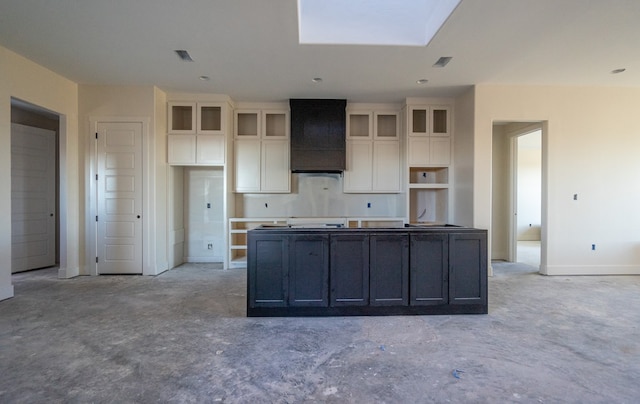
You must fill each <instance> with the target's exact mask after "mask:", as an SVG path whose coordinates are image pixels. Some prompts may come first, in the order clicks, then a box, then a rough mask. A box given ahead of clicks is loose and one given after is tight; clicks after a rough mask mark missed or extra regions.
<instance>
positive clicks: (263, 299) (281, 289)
mask: <svg viewBox="0 0 640 404" xmlns="http://www.w3.org/2000/svg"><path fill="white" fill-rule="evenodd" d="M248 248H249V257H250V259H249V262H248V263H247V265H248V271H249V274H250V275H249V276H250V279H251V280H252V281H251V283H249V297H248V299H249V307H285V306H287V296H288V285H287V280H288V267H289V256H288V252H289V248H288V238H287V237H282V236H280V235H273V236H272V235H262V236H259V237H255V238H250V239H249V246H248Z"/></svg>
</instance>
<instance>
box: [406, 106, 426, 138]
mask: <svg viewBox="0 0 640 404" xmlns="http://www.w3.org/2000/svg"><path fill="white" fill-rule="evenodd" d="M409 135H413V136H428V135H429V108H428V107H422V106H415V107H409Z"/></svg>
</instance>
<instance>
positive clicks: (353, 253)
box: [330, 234, 369, 307]
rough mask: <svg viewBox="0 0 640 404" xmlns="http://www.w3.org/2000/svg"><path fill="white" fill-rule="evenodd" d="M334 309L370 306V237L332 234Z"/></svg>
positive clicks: (332, 299) (332, 295)
mask: <svg viewBox="0 0 640 404" xmlns="http://www.w3.org/2000/svg"><path fill="white" fill-rule="evenodd" d="M330 262H331V268H330V271H331V294H330V295H331V306H332V307H338V306H367V305H368V304H369V236H368V235H359V234H353V235H331V260H330Z"/></svg>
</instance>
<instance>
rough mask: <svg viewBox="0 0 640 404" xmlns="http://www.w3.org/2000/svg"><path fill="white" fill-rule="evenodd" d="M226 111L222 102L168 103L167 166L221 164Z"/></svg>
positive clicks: (224, 147)
mask: <svg viewBox="0 0 640 404" xmlns="http://www.w3.org/2000/svg"><path fill="white" fill-rule="evenodd" d="M227 108H228V107H227V105H226V104H225V103H215V102H182V101H181V102H173V101H172V102H169V103H168V111H167V113H168V132H169V137H168V145H167V148H168V153H167V157H168V158H167V160H168V162H169V164H171V165H205V166H217V165H224V164H225V162H226V119H225V116H226V113H227Z"/></svg>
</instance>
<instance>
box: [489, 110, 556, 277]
mask: <svg viewBox="0 0 640 404" xmlns="http://www.w3.org/2000/svg"><path fill="white" fill-rule="evenodd" d="M495 122H511V123H530V125H528V126H525V127H522V128H519V129H517V130H515V131H512V132H509V133H506V136H508V137H509V142H510V147H509V156H508V158H509V178H508V184H509V189H508V190H507V192H508V195H507V197H508V199H509V222H508V228H507V233H508V236H507V238H508V243H509V246H508V247H509V251H508V260H509V262H515V260H516V259H517V252H516V251H517V243H518V240H517V225H518V223H517V218H516V216H515V215H516V209H517V192H518V188H517V164H518V159H517V154H518V147H517V141H516V139H517V138H518V137H519V136H523V135H525V134H527V133H531V132H533V131H535V130H541V132H542V133H541V143H542V144H541V151H540V153H541V173H540V174H541V177H542V178H541V189H540V198H541V200H540V205H541V209H540V210H541V212H540V267H539V271H538V272H539V273H541V274H547V224H548V214H547V212H548V198H547V195H548V187H549V184H548V172H549V171H548V161H549V159H548V152H549V148H548V144H549V141H548V134H549V121H547V120H535V119H531V120H526V121H524V120H512V119H498V120H494V123H495Z"/></svg>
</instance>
